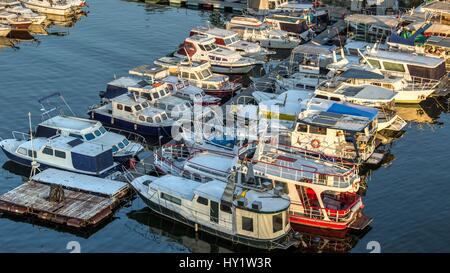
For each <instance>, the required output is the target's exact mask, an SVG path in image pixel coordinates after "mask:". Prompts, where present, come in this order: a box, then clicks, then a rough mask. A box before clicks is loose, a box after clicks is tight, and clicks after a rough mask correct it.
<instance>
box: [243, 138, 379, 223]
mask: <svg viewBox="0 0 450 273" xmlns="http://www.w3.org/2000/svg"><path fill="white" fill-rule="evenodd" d="M252 150H253V151H254V152H252ZM240 152H241V153H242V154H245V155H249V154H250V156H243V155H241V156H240V158H244V160H243V161H241V163H240V164H241V166H242V167H241V168H238V170H242V172H243V173H244V174H245V176H246V177H252V179H246V180H245V181H246V183H247V184H248V183H249V182H252V186H253V187H264V186H266V187H267V186H269V187H274V188H275V189H276V191H278V192H281V193H283V194H284V195H286V196H287V197H289V200H290V201H291V205H290V207H289V216H290V220H291V223H292V224H298V225H306V226H310V227H315V228H325V229H332V230H348V229H352V228H353V229H364V228H365V227H366V226H368V225H369V224H370V223H371V221H372V219H371V218H369V217H366V216H363V214H362V209H363V207H364V205H363V203H362V199H361V197H360V196H359V194H358V190H359V187H360V183H361V178H360V176H359V175H358V170H357V166H356V165H353V164H349V162H345V161H342V160H341V159H339V158H335V161H333V162H331V161H330V158H326V157H324V156H322V155H320V154H313V155H311V154H310V152H309V153H308V152H307V151H304V150H301V149H296V148H294V147H292V146H286V145H277V146H274V145H271V144H266V143H263V142H259V143H257V144H256V143H252V144H250V145H248V146H247V147H243V148H242V149H241V150H240ZM252 153H253V156H252V155H251V154H252ZM294 228H295V227H294Z"/></svg>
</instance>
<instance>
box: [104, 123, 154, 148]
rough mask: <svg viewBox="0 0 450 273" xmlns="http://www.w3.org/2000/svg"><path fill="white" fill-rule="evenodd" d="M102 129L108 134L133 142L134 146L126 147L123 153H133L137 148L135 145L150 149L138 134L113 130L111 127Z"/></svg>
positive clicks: (143, 138)
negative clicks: (121, 136) (120, 136)
mask: <svg viewBox="0 0 450 273" xmlns="http://www.w3.org/2000/svg"><path fill="white" fill-rule="evenodd" d="M103 127H105V129H106V130H108V131H109V132H112V133H117V134H120V135H123V136H125V138H126V139H128V140H130V141H132V142H134V144H131V145H128V146H127V147H126V148H125V149H124V151H134V150H135V148H136V146H138V145H137V144H140V145H142V146H143V147H144V148H145V149H149V148H150V147H149V144H148V143H147V140H146V139H145V137H143V136H142V135H139V134H136V133H133V132H129V131H125V130H121V129H118V128H113V127H108V126H103Z"/></svg>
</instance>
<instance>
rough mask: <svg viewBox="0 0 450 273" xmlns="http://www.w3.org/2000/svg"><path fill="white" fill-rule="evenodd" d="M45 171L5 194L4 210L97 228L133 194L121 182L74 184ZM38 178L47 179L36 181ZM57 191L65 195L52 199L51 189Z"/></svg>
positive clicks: (1, 198)
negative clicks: (51, 177)
mask: <svg viewBox="0 0 450 273" xmlns="http://www.w3.org/2000/svg"><path fill="white" fill-rule="evenodd" d="M49 170H50V171H56V170H52V169H49ZM66 173H68V172H66ZM41 174H45V171H44V172H43V173H40V174H38V175H40V176H38V177H37V179H32V180H31V181H29V182H26V183H24V184H22V185H20V186H18V187H17V188H15V189H13V190H11V191H9V192H7V193H5V194H3V195H1V196H0V211H1V212H4V213H10V214H15V215H19V216H23V217H27V216H32V217H33V216H34V217H37V218H39V219H41V220H44V221H46V222H52V223H56V224H59V225H64V226H69V227H73V228H88V227H95V226H97V225H98V224H99V223H101V222H103V221H104V220H106V219H107V218H109V217H110V216H111V215H112V214H113V211H114V209H115V208H117V207H118V206H119V204H120V203H122V201H123V200H124V199H125V198H126V197H128V196H129V193H130V188H129V187H128V185H127V184H126V183H122V182H118V181H113V182H114V183H113V184H112V183H110V182H111V181H109V180H104V181H100V180H101V179H100V180H98V181H97V182H101V183H102V185H99V184H98V183H96V182H93V183H94V184H97V185H95V186H94V185H88V184H83V183H82V182H80V180H77V181H78V182H76V183H71V182H70V181H71V179H70V178H69V179H66V180H65V181H64V182H61V183H58V182H56V181H52V180H51V179H50V180H49V179H46V175H41ZM68 174H70V173H68ZM47 175H48V174H47ZM79 176H83V177H87V178H88V179H91V178H93V177H89V176H85V175H79ZM83 177H78V179H81V178H83ZM38 179H40V180H41V181H43V182H38V181H36V180H38ZM86 182H87V181H86ZM102 188H103V189H102ZM55 190H56V192H58V191H60V193H61V195H62V197H61V198H60V200H59V201H55V200H51V199H50V195H51V192H52V191H53V192H55ZM61 191H62V192H61ZM62 193H63V194H62Z"/></svg>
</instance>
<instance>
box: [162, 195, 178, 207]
mask: <svg viewBox="0 0 450 273" xmlns="http://www.w3.org/2000/svg"><path fill="white" fill-rule="evenodd" d="M161 198H162V199H164V200H167V201H169V202H171V203H174V204H177V205H180V206H181V199H179V198H176V197H174V196H172V195H169V194H167V193H164V192H162V193H161Z"/></svg>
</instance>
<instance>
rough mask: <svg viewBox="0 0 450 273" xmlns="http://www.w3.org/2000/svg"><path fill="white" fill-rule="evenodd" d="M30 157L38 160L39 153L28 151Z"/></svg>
mask: <svg viewBox="0 0 450 273" xmlns="http://www.w3.org/2000/svg"><path fill="white" fill-rule="evenodd" d="M28 156H29V157H34V158H36V157H37V153H36V151H33V150H28Z"/></svg>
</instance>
